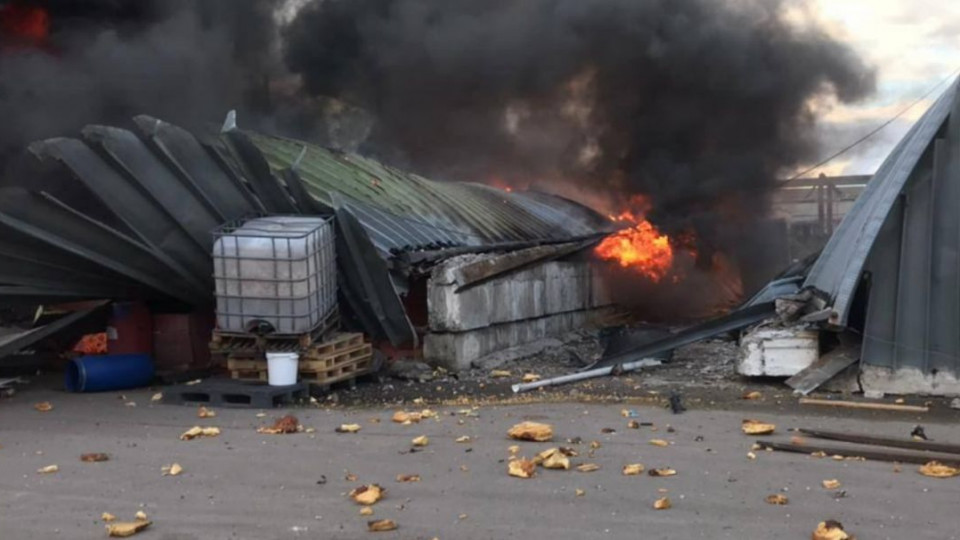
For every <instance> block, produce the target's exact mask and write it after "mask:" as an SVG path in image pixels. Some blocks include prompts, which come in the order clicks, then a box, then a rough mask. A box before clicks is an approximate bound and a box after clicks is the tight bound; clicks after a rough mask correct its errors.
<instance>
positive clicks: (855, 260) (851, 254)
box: [804, 81, 957, 325]
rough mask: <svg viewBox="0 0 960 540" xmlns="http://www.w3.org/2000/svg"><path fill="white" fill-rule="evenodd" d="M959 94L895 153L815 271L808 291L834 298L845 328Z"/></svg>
mask: <svg viewBox="0 0 960 540" xmlns="http://www.w3.org/2000/svg"><path fill="white" fill-rule="evenodd" d="M956 94H957V81H955V82H954V83H953V84H952V85H951V86H950V88H949V89H948V90H947V91H946V92H945V93H944V94H943V95H942V96H941V97H940V99H938V100H937V101H936V103H934V105H933V106H932V107H931V108H930V109H929V110H928V111H927V112H926V113H925V114H924V115H923V117H921V118H920V120H918V121H917V123H916V124H914V126H913V127H912V128H911V129H910V131H909V132H908V133H907V135H906V136H905V137H904V138H903V140H901V141H900V143H899V144H898V145H897V146H896V148H894V150H893V152H892V153H891V154H890V156H889V157H888V158H887V160H886V161H884V162H883V165H881V166H880V169H879V170H878V171H877V173H876V174H875V175H874V176H873V178H872V179H871V180H870V182H869V183H868V184H867V187H866V189H864V191H863V193H862V194H861V195H860V198H859V199H857V201H856V203H854V206H853V208H852V209H851V210H850V212H849V213H848V214H847V215H846V216H845V217H844V219H843V221H842V222H841V224H840V225H839V227H837V230H836V232H835V233H834V235H833V236H832V237H831V238H830V240H829V241H828V242H827V245H826V246H825V247H824V249H823V253H822V254H821V256H820V258H819V259H817V262H816V263H815V264H814V266H813V268H812V269H811V270H810V273H809V275H808V276H807V279H806V281H805V282H804V286H805V287H812V288H815V289H817V290H819V291H822V292H823V293H826V295H827V296H829V298H830V299H831V301H832V303H833V309H834V313H835V315H834V317H833V319H832V322H834V323H836V324H840V325H845V324H846V323H847V320H848V317H849V314H850V307H851V303H852V302H853V295H854V292H855V291H856V289H857V285H858V284H859V283H860V273H861V271H862V270H863V267H864V263H865V262H866V260H867V256H868V255H869V254H870V251H871V249H872V248H873V246H874V243H875V241H876V239H877V235H878V234H879V233H880V229H881V226H882V225H883V224H884V222H885V221H886V220H887V218H888V216H889V215H890V213H891V210H892V209H893V207H894V204H895V203H896V201H897V198H898V197H899V196H900V194H901V192H902V191H903V188H904V184H906V182H907V180H908V178H910V177H911V174H912V173H913V172H914V169H915V168H916V167H917V163H918V162H919V161H920V158H921V156H923V154H924V152H926V151H927V149H928V147H929V146H930V145H931V143H932V141H933V138H934V136H935V135H936V134H937V132H938V131H939V130H940V128H941V127H942V126H943V124H944V122H945V121H946V119H947V116H948V115H949V113H950V109H951V107H952V106H953V105H954V98H955V96H956Z"/></svg>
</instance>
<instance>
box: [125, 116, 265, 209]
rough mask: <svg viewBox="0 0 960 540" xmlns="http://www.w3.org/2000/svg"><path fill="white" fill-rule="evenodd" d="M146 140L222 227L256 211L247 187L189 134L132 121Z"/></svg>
mask: <svg viewBox="0 0 960 540" xmlns="http://www.w3.org/2000/svg"><path fill="white" fill-rule="evenodd" d="M134 121H135V122H136V123H137V125H138V126H139V127H140V130H141V132H142V133H143V134H144V136H145V137H148V138H149V139H150V141H151V142H152V143H153V144H154V145H156V147H157V149H158V150H159V151H160V152H162V154H163V155H164V156H165V157H166V158H167V160H169V162H170V164H171V165H172V166H174V167H175V168H176V170H177V171H178V172H179V173H180V174H181V175H182V177H183V179H185V180H186V181H188V182H189V185H190V187H191V188H192V189H193V190H194V191H195V192H196V193H197V194H198V196H200V197H201V198H202V200H203V202H204V203H205V204H206V205H207V206H208V207H209V208H210V209H211V210H212V211H214V212H216V214H217V217H218V220H219V221H220V222H221V223H225V222H227V221H232V220H235V219H239V218H241V217H243V216H249V215H253V214H254V213H255V212H256V211H257V208H256V207H255V205H254V204H253V203H252V202H251V199H252V197H251V195H250V194H248V193H245V191H246V187H244V186H242V185H240V184H238V183H236V182H235V181H234V180H233V179H232V178H231V177H230V176H229V175H227V173H226V172H225V171H224V170H223V169H222V168H221V167H220V166H219V165H218V164H217V162H216V161H214V159H213V157H212V156H211V155H210V154H209V153H208V152H207V151H206V150H205V149H204V148H203V146H201V145H200V142H199V141H197V139H196V137H194V136H193V134H191V133H190V132H189V131H187V130H185V129H183V128H180V127H178V126H175V125H173V124H169V123H167V122H164V121H162V120H159V119H157V118H153V117H150V116H146V115H140V116H137V117H135V118H134Z"/></svg>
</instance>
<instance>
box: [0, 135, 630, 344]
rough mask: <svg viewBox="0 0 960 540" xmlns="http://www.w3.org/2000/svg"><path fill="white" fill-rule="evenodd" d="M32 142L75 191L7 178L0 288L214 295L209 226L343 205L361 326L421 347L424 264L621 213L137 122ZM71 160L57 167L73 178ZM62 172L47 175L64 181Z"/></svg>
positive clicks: (183, 297) (592, 234) (556, 233)
mask: <svg viewBox="0 0 960 540" xmlns="http://www.w3.org/2000/svg"><path fill="white" fill-rule="evenodd" d="M135 123H136V125H137V127H138V130H139V135H138V134H136V133H134V132H132V131H129V130H126V129H122V128H116V127H106V126H88V127H86V128H84V129H83V130H82V138H78V139H73V138H55V139H49V140H45V141H39V142H36V143H34V144H32V145H31V146H30V150H31V152H33V153H34V154H35V155H36V156H38V157H39V158H41V159H44V160H55V161H56V162H59V163H60V164H62V165H63V166H64V167H65V170H68V171H69V173H70V174H71V175H72V176H73V177H75V178H76V180H79V182H80V183H81V184H82V185H83V186H84V188H85V189H84V190H79V191H78V190H77V189H75V188H70V189H63V190H62V192H61V191H58V190H56V189H52V190H40V191H34V190H31V189H29V188H30V187H31V186H30V185H27V183H26V182H25V183H24V185H22V186H16V187H7V188H4V190H3V194H2V196H0V228H2V231H3V233H2V235H0V249H2V252H3V254H4V255H5V257H4V258H3V259H2V260H0V283H2V284H3V285H2V288H0V294H2V295H3V296H5V297H18V298H41V299H50V298H73V299H76V298H144V299H152V300H154V301H167V302H178V303H180V304H186V305H190V306H197V307H209V306H210V305H211V303H212V291H213V287H212V278H211V275H212V263H211V260H210V250H211V247H212V236H211V232H212V231H213V230H214V229H216V228H217V226H219V225H220V224H222V223H224V222H228V221H232V220H237V219H241V218H243V217H248V216H252V215H255V214H258V213H271V214H278V213H279V214H291V213H293V214H296V213H305V214H335V215H336V217H337V220H336V224H337V232H338V246H337V247H338V254H339V255H338V264H339V269H340V273H341V284H342V287H341V289H342V290H341V292H342V295H343V296H344V298H345V299H346V300H347V303H348V305H349V307H350V308H351V309H350V311H351V312H352V314H353V315H354V316H356V317H357V319H359V320H360V321H361V322H362V326H363V327H364V329H365V330H366V331H367V332H368V333H370V334H371V335H373V336H374V337H377V338H386V339H389V340H390V341H391V342H393V343H394V344H401V343H407V342H415V341H416V339H417V338H416V333H415V331H414V329H413V326H412V325H411V323H410V320H409V319H408V317H407V315H406V313H405V308H404V306H403V303H402V301H401V299H400V296H401V295H403V294H405V293H406V291H407V288H408V283H407V278H408V277H409V275H410V272H411V270H412V269H413V268H414V267H415V266H416V265H417V264H418V263H423V262H427V263H433V262H436V261H439V260H442V259H444V258H447V257H450V256H453V255H457V254H461V253H467V252H479V251H489V250H496V249H500V250H503V249H517V248H521V247H532V246H537V245H541V244H557V243H569V242H571V241H576V240H584V239H595V238H597V237H598V236H602V235H603V234H605V232H608V231H609V230H610V227H611V223H610V221H609V220H607V219H606V218H604V217H602V216H600V215H599V214H597V213H595V212H593V211H592V210H590V209H588V208H586V207H584V206H582V205H580V204H577V203H575V202H572V201H570V200H567V199H564V198H561V197H557V196H553V195H548V194H543V193H533V192H526V193H518V192H507V191H504V190H500V189H496V188H492V187H489V186H483V185H478V184H464V183H452V182H449V183H440V182H434V181H431V180H427V179H425V178H422V177H419V176H416V175H412V174H407V173H404V172H402V171H399V170H397V169H394V168H392V167H389V166H386V165H383V164H381V163H379V162H377V161H374V160H371V159H367V158H364V157H361V156H358V155H352V154H345V153H339V152H335V151H331V150H328V149H325V148H321V147H318V146H314V145H310V144H307V143H303V142H300V141H294V140H290V139H282V138H277V137H271V136H266V135H262V134H258V133H252V132H244V131H241V130H238V129H236V128H235V126H234V124H233V120H232V116H231V117H230V118H229V119H228V122H227V124H225V126H224V127H225V129H224V130H223V131H222V132H221V133H219V134H213V135H202V136H200V137H199V138H198V137H195V136H194V135H193V134H191V133H190V132H188V131H186V130H184V129H181V128H179V127H177V126H175V125H172V124H169V123H166V122H163V121H161V120H159V119H155V118H151V117H147V116H138V117H137V118H136V119H135ZM62 171H63V169H61V170H60V172H62ZM70 183H71V182H69V181H66V182H64V181H63V180H61V181H59V182H50V183H49V184H50V185H53V186H67V185H70Z"/></svg>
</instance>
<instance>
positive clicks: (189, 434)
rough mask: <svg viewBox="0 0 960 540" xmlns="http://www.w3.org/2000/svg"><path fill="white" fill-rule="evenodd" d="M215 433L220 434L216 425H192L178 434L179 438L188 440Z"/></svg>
mask: <svg viewBox="0 0 960 540" xmlns="http://www.w3.org/2000/svg"><path fill="white" fill-rule="evenodd" d="M217 435H220V428H218V427H200V426H193V427H192V428H190V429H188V430H186V431H184V432H183V433H182V434H181V435H180V440H181V441H190V440H193V439H196V438H198V437H216V436H217Z"/></svg>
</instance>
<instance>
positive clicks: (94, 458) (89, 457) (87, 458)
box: [80, 452, 110, 463]
mask: <svg viewBox="0 0 960 540" xmlns="http://www.w3.org/2000/svg"><path fill="white" fill-rule="evenodd" d="M109 460H110V456H108V455H107V454H104V453H103V452H97V453H94V454H83V455H82V456H80V461H82V462H84V463H96V462H99V461H109Z"/></svg>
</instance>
